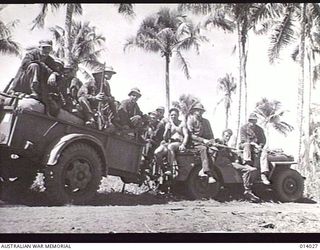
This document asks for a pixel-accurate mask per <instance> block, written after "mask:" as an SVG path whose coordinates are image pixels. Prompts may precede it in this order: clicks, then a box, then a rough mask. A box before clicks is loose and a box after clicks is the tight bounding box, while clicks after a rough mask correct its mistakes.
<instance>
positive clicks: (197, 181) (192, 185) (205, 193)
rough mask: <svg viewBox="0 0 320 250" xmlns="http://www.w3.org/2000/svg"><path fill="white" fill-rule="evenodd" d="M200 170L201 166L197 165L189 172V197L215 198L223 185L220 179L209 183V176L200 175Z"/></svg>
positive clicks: (187, 186) (187, 182) (187, 185)
mask: <svg viewBox="0 0 320 250" xmlns="http://www.w3.org/2000/svg"><path fill="white" fill-rule="evenodd" d="M200 170H201V168H200V167H195V168H193V169H192V170H191V172H190V174H189V177H188V179H187V181H186V192H187V195H188V197H189V198H191V199H202V198H215V197H216V196H217V195H218V193H219V191H220V187H221V185H220V183H219V181H217V182H215V183H212V184H209V183H208V179H207V178H203V177H199V176H198V174H199V171H200ZM216 179H217V178H216Z"/></svg>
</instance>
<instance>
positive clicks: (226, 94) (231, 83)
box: [215, 74, 237, 129]
mask: <svg viewBox="0 0 320 250" xmlns="http://www.w3.org/2000/svg"><path fill="white" fill-rule="evenodd" d="M217 87H218V91H219V92H222V93H223V97H222V98H221V99H220V100H219V101H218V102H217V105H216V108H217V107H218V105H219V104H220V103H222V102H224V108H225V112H226V123H225V128H226V129H227V128H228V127H229V126H228V121H229V114H230V107H231V102H232V94H233V93H234V92H235V91H236V89H237V84H236V83H235V79H234V77H233V76H232V75H231V74H226V76H225V77H223V78H219V79H218V86H217ZM216 108H215V109H216Z"/></svg>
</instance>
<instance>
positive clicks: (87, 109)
mask: <svg viewBox="0 0 320 250" xmlns="http://www.w3.org/2000/svg"><path fill="white" fill-rule="evenodd" d="M114 74H116V72H115V71H114V70H113V69H112V68H111V67H105V68H104V69H100V70H97V71H95V72H94V73H92V76H93V78H94V80H91V81H89V82H87V83H85V84H84V85H83V86H82V87H81V88H80V90H79V92H78V97H79V103H80V106H81V108H82V110H83V112H84V116H85V119H86V125H89V126H91V125H93V124H94V123H95V120H94V111H93V109H96V108H97V107H98V104H99V102H102V103H103V106H104V114H107V115H108V116H110V117H109V119H110V120H111V122H113V121H114V120H117V119H116V116H117V112H116V107H115V103H114V97H113V96H112V95H111V90H110V85H109V82H108V80H110V79H111V77H112V76H113V75H114ZM102 77H104V79H102ZM101 82H103V87H102V92H101V93H100V86H101ZM109 110H110V111H111V112H108V111H109Z"/></svg>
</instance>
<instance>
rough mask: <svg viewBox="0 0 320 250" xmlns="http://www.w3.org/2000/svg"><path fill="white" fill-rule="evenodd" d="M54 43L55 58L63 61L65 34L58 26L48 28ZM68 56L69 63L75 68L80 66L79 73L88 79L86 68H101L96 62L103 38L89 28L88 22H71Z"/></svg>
mask: <svg viewBox="0 0 320 250" xmlns="http://www.w3.org/2000/svg"><path fill="white" fill-rule="evenodd" d="M50 31H51V32H52V33H53V37H54V40H55V42H56V45H57V46H56V47H57V49H56V51H54V54H55V56H56V57H58V58H61V59H64V58H65V56H66V55H65V50H64V47H65V46H64V44H65V41H66V37H65V35H66V32H65V30H64V29H63V28H62V27H60V26H55V27H52V28H50ZM70 42H71V44H70V52H71V53H70V55H71V58H70V59H71V61H72V62H73V65H74V67H75V68H78V67H79V66H80V71H81V72H82V73H83V74H84V75H85V78H88V77H89V73H88V72H87V70H86V68H89V69H91V70H92V69H96V68H98V67H101V66H102V64H101V63H99V62H98V57H99V56H100V53H101V52H102V51H103V48H101V47H102V45H103V43H104V42H105V37H103V36H102V35H100V34H97V33H96V27H94V26H91V25H90V23H89V22H84V23H82V22H72V26H71V30H70Z"/></svg>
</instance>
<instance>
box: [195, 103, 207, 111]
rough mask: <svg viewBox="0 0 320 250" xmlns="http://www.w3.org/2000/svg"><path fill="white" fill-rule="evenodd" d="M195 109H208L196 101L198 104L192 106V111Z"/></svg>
mask: <svg viewBox="0 0 320 250" xmlns="http://www.w3.org/2000/svg"><path fill="white" fill-rule="evenodd" d="M195 109H198V110H201V111H203V112H205V111H206V110H205V109H204V107H203V105H202V104H201V103H196V104H195V105H194V106H193V107H192V108H191V111H192V110H195Z"/></svg>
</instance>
